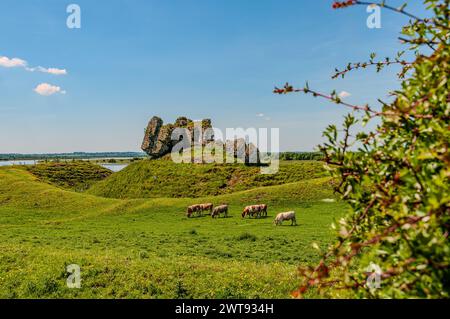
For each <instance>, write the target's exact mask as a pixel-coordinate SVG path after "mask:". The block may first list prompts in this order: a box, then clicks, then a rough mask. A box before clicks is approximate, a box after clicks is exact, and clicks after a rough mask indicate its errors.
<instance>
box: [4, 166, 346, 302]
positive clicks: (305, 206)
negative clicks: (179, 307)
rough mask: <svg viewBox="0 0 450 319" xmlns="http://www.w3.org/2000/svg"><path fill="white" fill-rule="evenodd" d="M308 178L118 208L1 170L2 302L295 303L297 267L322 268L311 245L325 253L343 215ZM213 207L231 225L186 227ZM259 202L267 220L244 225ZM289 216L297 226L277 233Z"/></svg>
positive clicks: (320, 181)
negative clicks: (194, 209)
mask: <svg viewBox="0 0 450 319" xmlns="http://www.w3.org/2000/svg"><path fill="white" fill-rule="evenodd" d="M167 163H170V162H167ZM171 164H172V163H170V164H167V165H171ZM133 165H142V164H141V162H138V163H135V164H133ZM159 165H164V164H160V163H159ZM309 165H314V164H309ZM129 169H134V168H133V167H130V168H129ZM284 171H287V170H286V168H284ZM302 174H303V175H302V176H303V178H300V179H301V181H297V182H293V183H284V184H282V185H275V186H266V187H255V188H252V189H248V190H243V191H235V192H233V193H231V192H230V193H225V194H222V195H218V196H204V197H202V198H196V199H192V198H173V197H174V196H172V198H146V199H112V198H102V197H97V196H93V195H89V194H86V193H77V192H73V191H71V190H67V189H63V188H61V187H57V186H55V185H51V184H48V183H45V182H43V181H42V179H39V178H38V177H36V176H34V175H32V174H31V173H30V172H28V171H26V170H24V169H20V168H15V167H9V168H1V169H0V229H1V230H0V251H1V254H0V298H289V296H290V292H291V291H292V290H293V289H295V288H296V286H297V282H298V280H297V278H296V277H297V272H296V269H297V267H298V265H299V264H306V263H313V262H317V261H318V258H319V254H318V252H317V251H316V250H315V249H314V248H312V244H313V243H317V244H318V245H319V246H321V247H325V246H327V245H328V244H329V243H330V242H331V241H332V240H333V238H334V234H333V232H332V231H331V230H330V224H331V223H332V222H333V220H335V219H337V218H339V217H340V216H341V215H342V214H343V212H344V211H345V205H344V204H342V203H339V202H330V201H328V200H325V199H329V198H332V196H333V195H332V191H331V187H330V180H329V179H328V178H326V177H320V176H321V173H320V172H319V171H317V172H316V171H314V170H312V171H310V172H309V173H308V174H307V173H305V172H303V173H302ZM114 175H116V174H113V175H112V176H111V177H109V178H108V179H111V178H113V177H114ZM213 176H215V175H210V179H213ZM284 176H287V175H284ZM297 176H300V173H299V174H298V175H297ZM322 176H323V175H322ZM108 179H106V180H104V181H103V182H99V183H104V182H105V181H107V180H108ZM275 179H277V178H275ZM278 179H280V177H278ZM285 181H286V182H287V181H289V180H285ZM207 182H210V181H207ZM210 183H212V182H210ZM209 185H211V184H209ZM94 187H95V186H94ZM166 197H170V196H169V195H167V196H166ZM324 200H325V201H324ZM207 201H208V202H213V203H215V204H220V203H224V202H226V203H229V204H230V207H231V210H230V211H231V216H230V218H227V219H219V220H212V219H211V218H210V217H200V218H192V219H188V218H186V217H185V214H184V212H185V207H186V206H187V205H190V204H194V203H199V202H207ZM261 202H264V203H267V204H268V205H269V217H268V218H267V219H260V220H256V219H252V220H249V219H246V220H242V219H241V217H240V212H241V211H242V208H243V206H245V205H248V204H253V203H261ZM287 210H295V211H296V212H297V214H298V218H297V219H298V223H299V225H298V226H297V227H291V226H288V224H286V225H284V226H281V227H275V226H273V224H272V220H273V217H274V215H275V213H276V212H281V211H287ZM69 264H78V265H80V267H81V278H82V288H81V289H69V288H67V287H66V278H67V276H68V274H67V273H66V271H65V267H66V266H67V265H69ZM311 297H313V296H311Z"/></svg>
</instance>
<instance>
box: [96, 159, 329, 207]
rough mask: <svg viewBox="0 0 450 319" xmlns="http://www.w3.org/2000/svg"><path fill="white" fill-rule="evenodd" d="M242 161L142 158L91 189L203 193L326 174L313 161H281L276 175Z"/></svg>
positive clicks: (100, 192)
mask: <svg viewBox="0 0 450 319" xmlns="http://www.w3.org/2000/svg"><path fill="white" fill-rule="evenodd" d="M259 172H260V170H259V168H258V167H248V166H244V165H240V164H236V165H220V164H202V165H193V164H176V163H173V162H172V161H166V160H156V161H150V160H146V161H140V162H138V163H134V164H131V165H130V166H128V167H127V168H125V169H124V170H123V171H121V172H119V173H117V174H113V175H112V176H111V177H109V178H107V179H105V180H103V181H101V182H99V183H97V184H95V185H94V186H93V187H92V188H91V189H89V190H88V193H90V194H93V195H97V196H103V197H108V198H158V197H202V196H210V195H220V194H227V193H232V192H237V191H243V190H247V189H252V188H255V187H260V186H273V185H281V184H285V183H291V182H298V181H302V180H306V179H309V178H317V177H323V176H325V172H324V169H323V164H322V163H320V162H314V161H286V162H281V165H280V171H279V173H278V174H276V175H262V174H259Z"/></svg>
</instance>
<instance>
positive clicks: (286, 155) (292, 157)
mask: <svg viewBox="0 0 450 319" xmlns="http://www.w3.org/2000/svg"><path fill="white" fill-rule="evenodd" d="M323 159H324V155H323V153H321V152H282V153H280V160H282V161H321V160H323Z"/></svg>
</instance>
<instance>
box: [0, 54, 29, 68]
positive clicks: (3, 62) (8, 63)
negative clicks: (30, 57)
mask: <svg viewBox="0 0 450 319" xmlns="http://www.w3.org/2000/svg"><path fill="white" fill-rule="evenodd" d="M0 66H1V67H4V68H17V67H21V68H24V67H26V66H27V61H24V60H22V59H18V58H12V59H10V58H8V57H6V56H0Z"/></svg>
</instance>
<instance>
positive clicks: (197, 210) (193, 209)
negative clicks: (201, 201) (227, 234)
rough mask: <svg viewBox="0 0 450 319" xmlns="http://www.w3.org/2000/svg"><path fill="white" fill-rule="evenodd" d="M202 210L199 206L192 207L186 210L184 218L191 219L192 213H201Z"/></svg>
mask: <svg viewBox="0 0 450 319" xmlns="http://www.w3.org/2000/svg"><path fill="white" fill-rule="evenodd" d="M201 211H202V208H201V205H192V206H189V207H188V208H187V212H186V216H187V217H188V218H191V217H192V215H193V214H194V213H197V214H199V213H201Z"/></svg>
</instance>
